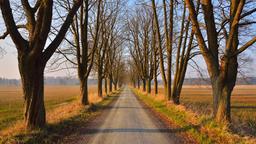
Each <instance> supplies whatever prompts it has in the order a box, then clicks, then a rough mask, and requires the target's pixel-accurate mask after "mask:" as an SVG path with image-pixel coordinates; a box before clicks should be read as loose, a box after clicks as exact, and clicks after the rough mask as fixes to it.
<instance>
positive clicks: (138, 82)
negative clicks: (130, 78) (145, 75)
mask: <svg viewBox="0 0 256 144" xmlns="http://www.w3.org/2000/svg"><path fill="white" fill-rule="evenodd" d="M137 86H138V89H140V79H138V80H137Z"/></svg>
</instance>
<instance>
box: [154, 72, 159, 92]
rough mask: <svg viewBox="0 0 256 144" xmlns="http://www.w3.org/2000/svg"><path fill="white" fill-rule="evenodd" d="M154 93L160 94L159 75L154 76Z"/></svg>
mask: <svg viewBox="0 0 256 144" xmlns="http://www.w3.org/2000/svg"><path fill="white" fill-rule="evenodd" d="M154 93H155V94H158V81H157V76H155V77H154Z"/></svg>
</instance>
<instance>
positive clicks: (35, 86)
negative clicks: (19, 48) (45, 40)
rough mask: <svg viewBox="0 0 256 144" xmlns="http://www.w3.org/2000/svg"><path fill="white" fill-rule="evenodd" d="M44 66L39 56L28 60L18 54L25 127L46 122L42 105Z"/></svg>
mask: <svg viewBox="0 0 256 144" xmlns="http://www.w3.org/2000/svg"><path fill="white" fill-rule="evenodd" d="M44 68H45V64H43V62H42V60H41V59H40V58H36V59H35V60H33V61H29V59H28V58H24V57H20V56H19V70H20V75H21V81H22V86H23V94H24V98H25V111H24V112H25V123H26V126H27V128H29V129H34V128H43V127H44V126H45V123H46V116H45V106H44Z"/></svg>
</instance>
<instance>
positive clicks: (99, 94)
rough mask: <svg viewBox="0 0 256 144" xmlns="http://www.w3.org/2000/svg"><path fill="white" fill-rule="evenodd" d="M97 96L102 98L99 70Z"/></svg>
mask: <svg viewBox="0 0 256 144" xmlns="http://www.w3.org/2000/svg"><path fill="white" fill-rule="evenodd" d="M98 96H99V97H102V96H103V95H102V72H101V70H100V68H99V70H98Z"/></svg>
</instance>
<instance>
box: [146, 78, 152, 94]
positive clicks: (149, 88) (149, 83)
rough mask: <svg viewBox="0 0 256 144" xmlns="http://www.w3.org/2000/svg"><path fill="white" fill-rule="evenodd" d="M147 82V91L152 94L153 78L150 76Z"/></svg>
mask: <svg viewBox="0 0 256 144" xmlns="http://www.w3.org/2000/svg"><path fill="white" fill-rule="evenodd" d="M146 84H147V93H148V94H150V93H151V79H150V78H148V79H147V82H146Z"/></svg>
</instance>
